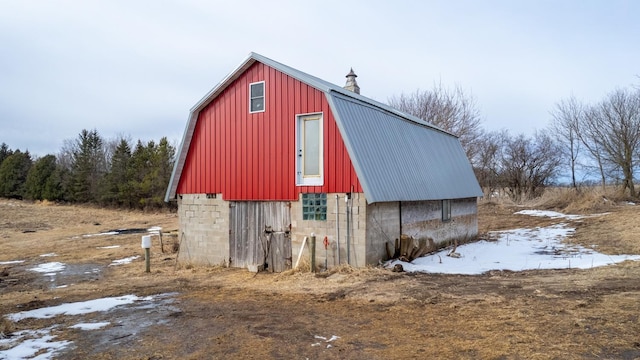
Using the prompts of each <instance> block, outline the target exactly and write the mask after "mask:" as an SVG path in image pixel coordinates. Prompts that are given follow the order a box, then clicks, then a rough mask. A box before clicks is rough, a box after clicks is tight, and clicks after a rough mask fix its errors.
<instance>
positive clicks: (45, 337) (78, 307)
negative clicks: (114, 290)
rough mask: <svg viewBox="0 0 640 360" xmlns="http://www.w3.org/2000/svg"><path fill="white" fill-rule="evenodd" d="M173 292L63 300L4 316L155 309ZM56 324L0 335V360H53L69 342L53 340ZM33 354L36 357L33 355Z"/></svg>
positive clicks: (88, 326)
mask: <svg viewBox="0 0 640 360" xmlns="http://www.w3.org/2000/svg"><path fill="white" fill-rule="evenodd" d="M175 295H176V293H166V294H158V295H154V296H145V297H138V296H136V295H125V296H119V297H106V298H101V299H94V300H88V301H81V302H75V303H65V304H61V305H57V306H50V307H46V308H40V309H33V310H29V311H21V312H18V313H12V314H7V315H5V317H6V318H7V319H9V320H11V321H14V322H18V321H20V320H23V319H27V318H36V319H48V318H53V317H55V316H58V315H65V316H70V315H84V314H88V313H93V312H106V311H109V310H112V309H114V308H116V307H118V306H122V305H128V304H133V303H135V304H136V305H135V306H137V308H139V309H155V308H157V306H158V304H159V303H160V302H162V301H169V303H170V302H171V301H172V299H171V298H172V297H173V296H175ZM109 324H111V322H109V321H106V322H94V323H78V324H75V325H73V326H71V328H74V329H80V330H99V329H102V328H103V327H105V326H107V325H109ZM59 326H60V325H54V326H52V327H49V328H44V329H37V330H22V331H16V332H13V333H11V336H9V337H7V338H5V339H2V338H0V349H4V350H1V351H0V360H5V359H6V360H9V359H11V360H13V359H38V360H42V359H45V360H47V359H53V358H55V357H56V355H57V354H58V353H59V352H60V351H62V350H65V349H66V348H68V347H69V346H70V345H71V344H72V343H73V342H71V341H66V340H65V341H53V340H54V339H55V338H56V336H55V335H52V334H51V331H52V330H53V329H56V328H59ZM36 355H37V356H36Z"/></svg>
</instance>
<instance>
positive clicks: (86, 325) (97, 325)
mask: <svg viewBox="0 0 640 360" xmlns="http://www.w3.org/2000/svg"><path fill="white" fill-rule="evenodd" d="M109 324H111V323H110V322H108V321H106V322H96V323H79V324H75V325H72V326H70V328H72V329H80V330H97V329H101V328H103V327H105V326H107V325H109Z"/></svg>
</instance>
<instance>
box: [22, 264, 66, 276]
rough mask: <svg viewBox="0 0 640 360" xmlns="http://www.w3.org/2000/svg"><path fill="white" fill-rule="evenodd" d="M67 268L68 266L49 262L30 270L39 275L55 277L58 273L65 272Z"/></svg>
mask: <svg viewBox="0 0 640 360" xmlns="http://www.w3.org/2000/svg"><path fill="white" fill-rule="evenodd" d="M65 267H66V264H63V263H61V262H48V263H44V264H40V265H38V266H35V267H32V268H30V269H29V270H31V271H35V272H39V273H45V275H52V274H53V275H55V273H56V272H60V271H62V270H64V268H65Z"/></svg>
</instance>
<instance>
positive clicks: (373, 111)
mask: <svg viewBox="0 0 640 360" xmlns="http://www.w3.org/2000/svg"><path fill="white" fill-rule="evenodd" d="M329 99H330V100H329V101H330V104H331V107H332V109H333V115H334V117H335V118H336V122H337V123H338V128H339V129H340V133H341V134H342V137H343V139H344V142H345V145H346V147H347V150H348V152H349V155H350V157H351V161H352V162H353V164H354V167H355V170H356V173H357V174H358V179H360V183H361V184H362V187H363V189H364V193H365V197H366V199H367V202H369V203H374V202H385V201H417V200H438V199H457V198H468V197H476V196H481V195H482V190H481V189H480V186H479V185H478V181H477V180H476V177H475V175H474V173H473V169H472V168H471V164H470V163H469V160H468V159H467V156H466V154H465V152H464V150H463V149H462V146H461V145H460V141H459V140H458V138H457V137H455V136H453V135H451V134H449V133H446V132H443V131H440V130H437V129H434V128H433V127H430V126H428V125H424V124H418V123H416V122H414V121H412V120H409V119H407V118H405V117H402V116H399V115H397V114H396V113H392V112H388V111H385V110H384V109H381V108H379V107H376V106H372V105H371V104H369V103H367V102H363V101H361V100H358V99H355V98H353V97H347V96H344V95H342V94H340V93H337V92H331V93H330V94H329Z"/></svg>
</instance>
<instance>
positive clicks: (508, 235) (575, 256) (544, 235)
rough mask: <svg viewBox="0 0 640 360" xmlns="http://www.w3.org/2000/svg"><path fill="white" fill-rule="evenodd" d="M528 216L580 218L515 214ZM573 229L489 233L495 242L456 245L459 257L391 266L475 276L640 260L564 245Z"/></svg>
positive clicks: (433, 256)
mask: <svg viewBox="0 0 640 360" xmlns="http://www.w3.org/2000/svg"><path fill="white" fill-rule="evenodd" d="M518 213H520V214H525V215H531V216H548V217H552V218H569V219H573V220H575V219H580V218H581V217H580V216H578V215H564V214H561V213H555V212H549V211H537V210H525V211H521V212H518ZM574 232H575V229H573V228H570V227H569V226H568V225H567V224H564V223H563V224H557V225H552V226H547V227H537V228H534V229H514V230H507V231H498V232H493V233H490V234H492V235H495V236H496V237H497V240H495V241H487V240H481V241H477V242H474V243H470V244H465V245H461V246H458V248H457V249H456V252H457V253H459V254H460V255H461V257H460V258H454V257H449V256H447V254H449V252H451V249H445V250H442V251H439V252H437V253H434V254H431V255H428V256H424V257H421V258H418V259H415V260H414V261H413V262H411V263H407V262H402V261H398V260H395V261H392V262H390V263H388V264H387V266H388V267H393V266H394V265H395V264H402V267H403V269H404V270H405V271H410V272H430V273H445V274H467V275H477V274H482V273H485V272H487V271H490V270H511V271H523V270H534V269H569V268H579V269H588V268H593V267H598V266H605V265H611V264H615V263H618V262H622V261H626V260H636V261H637V260H640V255H606V254H602V253H599V252H597V251H595V250H594V249H589V248H585V247H582V246H580V245H574V244H570V243H565V242H563V241H564V240H565V239H566V238H567V237H568V236H570V235H572V234H573V233H574Z"/></svg>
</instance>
